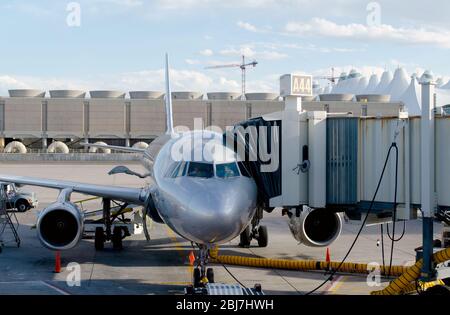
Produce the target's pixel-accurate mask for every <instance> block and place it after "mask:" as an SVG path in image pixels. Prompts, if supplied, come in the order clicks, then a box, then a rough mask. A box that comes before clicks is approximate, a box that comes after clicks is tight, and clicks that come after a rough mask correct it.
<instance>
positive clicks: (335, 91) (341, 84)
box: [331, 79, 348, 94]
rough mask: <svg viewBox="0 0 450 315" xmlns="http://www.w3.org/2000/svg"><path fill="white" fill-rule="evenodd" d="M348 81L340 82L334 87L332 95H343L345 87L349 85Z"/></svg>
mask: <svg viewBox="0 0 450 315" xmlns="http://www.w3.org/2000/svg"><path fill="white" fill-rule="evenodd" d="M347 81H348V80H347V79H345V80H344V79H341V80H339V81H338V83H337V84H336V85H335V86H334V87H333V89H332V91H331V93H333V94H338V93H341V92H342V90H343V89H344V88H345V86H346V85H347Z"/></svg>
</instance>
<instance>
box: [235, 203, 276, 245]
mask: <svg viewBox="0 0 450 315" xmlns="http://www.w3.org/2000/svg"><path fill="white" fill-rule="evenodd" d="M263 211H264V210H263V209H262V208H258V209H257V210H256V213H255V215H254V216H253V219H252V223H251V224H250V225H249V226H247V227H246V228H245V230H244V231H243V232H242V233H241V235H240V243H239V246H240V247H244V248H248V247H250V243H251V242H252V240H253V239H256V240H257V241H258V246H259V247H267V244H268V243H269V234H268V232H267V227H266V226H265V225H260V222H261V219H262V218H263Z"/></svg>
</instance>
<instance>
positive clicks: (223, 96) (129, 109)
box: [0, 90, 403, 153]
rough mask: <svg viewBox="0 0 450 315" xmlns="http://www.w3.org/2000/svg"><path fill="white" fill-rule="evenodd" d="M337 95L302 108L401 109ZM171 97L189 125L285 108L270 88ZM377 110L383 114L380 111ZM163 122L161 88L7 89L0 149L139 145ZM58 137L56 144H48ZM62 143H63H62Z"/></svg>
mask: <svg viewBox="0 0 450 315" xmlns="http://www.w3.org/2000/svg"><path fill="white" fill-rule="evenodd" d="M47 94H48V95H47ZM339 97H340V98H339ZM339 97H338V98H333V97H331V95H329V96H328V98H325V97H323V99H324V100H322V101H315V99H316V98H312V97H310V98H305V99H304V100H303V108H304V109H305V110H309V111H310V110H324V111H327V112H331V113H344V114H350V115H354V116H375V115H379V114H382V115H383V116H386V115H387V116H389V115H392V116H396V115H398V112H399V111H402V110H403V104H402V103H400V102H397V103H390V102H386V101H383V100H380V101H381V102H377V103H376V104H377V106H370V104H375V103H370V104H369V103H367V100H359V101H352V99H351V98H350V99H345V98H342V95H341V96H339ZM172 98H173V111H174V125H175V126H184V127H187V128H189V129H194V119H199V118H200V119H201V121H202V122H203V126H201V127H207V126H218V127H220V128H221V129H222V130H225V127H227V126H233V125H235V124H236V123H238V122H241V121H245V120H248V119H250V118H253V117H259V116H261V115H264V114H268V113H273V112H277V111H280V110H282V109H283V108H284V100H283V99H282V98H280V97H279V96H278V95H277V94H274V93H247V94H246V95H245V100H242V98H241V95H240V94H239V93H225V92H220V93H207V94H206V95H203V94H201V93H197V92H173V93H172ZM344 104H345V106H344ZM368 104H369V105H368ZM344 108H345V110H344ZM349 108H350V109H351V110H350V111H349ZM371 108H376V111H377V112H374V111H373V110H371ZM380 109H382V113H378V111H380ZM165 121H166V120H165V108H164V94H163V93H162V92H154V91H132V92H129V93H123V92H119V91H91V92H89V93H86V92H84V91H75V90H53V91H49V92H48V93H47V92H45V91H38V90H10V91H9V97H3V98H0V150H3V151H4V152H5V153H26V152H28V153H30V152H40V153H45V152H50V153H64V152H67V149H69V150H70V152H77V151H79V150H84V148H83V147H81V146H80V143H81V142H82V140H88V141H89V142H91V143H93V142H99V141H101V142H105V143H107V144H111V145H127V146H133V145H142V142H144V143H149V142H151V141H152V140H153V139H155V138H156V137H157V136H159V135H161V134H162V133H163V132H164V130H165V127H166V126H165ZM56 141H57V142H58V145H56V146H51V144H52V143H53V142H56ZM18 142H19V144H18ZM61 142H62V143H64V144H65V145H66V147H64V146H62V147H61ZM20 143H22V144H23V146H22V145H20ZM8 145H9V146H8ZM24 148H25V150H26V152H24Z"/></svg>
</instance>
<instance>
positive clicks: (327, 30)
mask: <svg viewBox="0 0 450 315" xmlns="http://www.w3.org/2000/svg"><path fill="white" fill-rule="evenodd" d="M284 31H285V32H286V34H288V35H298V36H323V37H334V38H344V39H354V40H374V41H375V40H378V41H391V42H395V43H400V44H408V45H409V44H416V45H434V46H439V47H442V48H446V49H450V30H447V29H436V28H434V29H426V28H423V27H422V28H403V27H394V26H392V25H388V24H381V25H379V26H367V25H364V24H357V23H351V24H337V23H335V22H332V21H329V20H326V19H322V18H314V19H312V20H311V21H309V22H289V23H287V24H286V26H285V29H284Z"/></svg>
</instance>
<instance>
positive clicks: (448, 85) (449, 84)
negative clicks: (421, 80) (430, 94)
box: [441, 80, 450, 90]
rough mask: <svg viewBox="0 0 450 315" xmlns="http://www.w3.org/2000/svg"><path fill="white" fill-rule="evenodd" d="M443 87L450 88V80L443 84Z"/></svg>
mask: <svg viewBox="0 0 450 315" xmlns="http://www.w3.org/2000/svg"><path fill="white" fill-rule="evenodd" d="M441 89H444V90H450V80H449V81H448V82H447V84H445V85H443V86H441Z"/></svg>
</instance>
